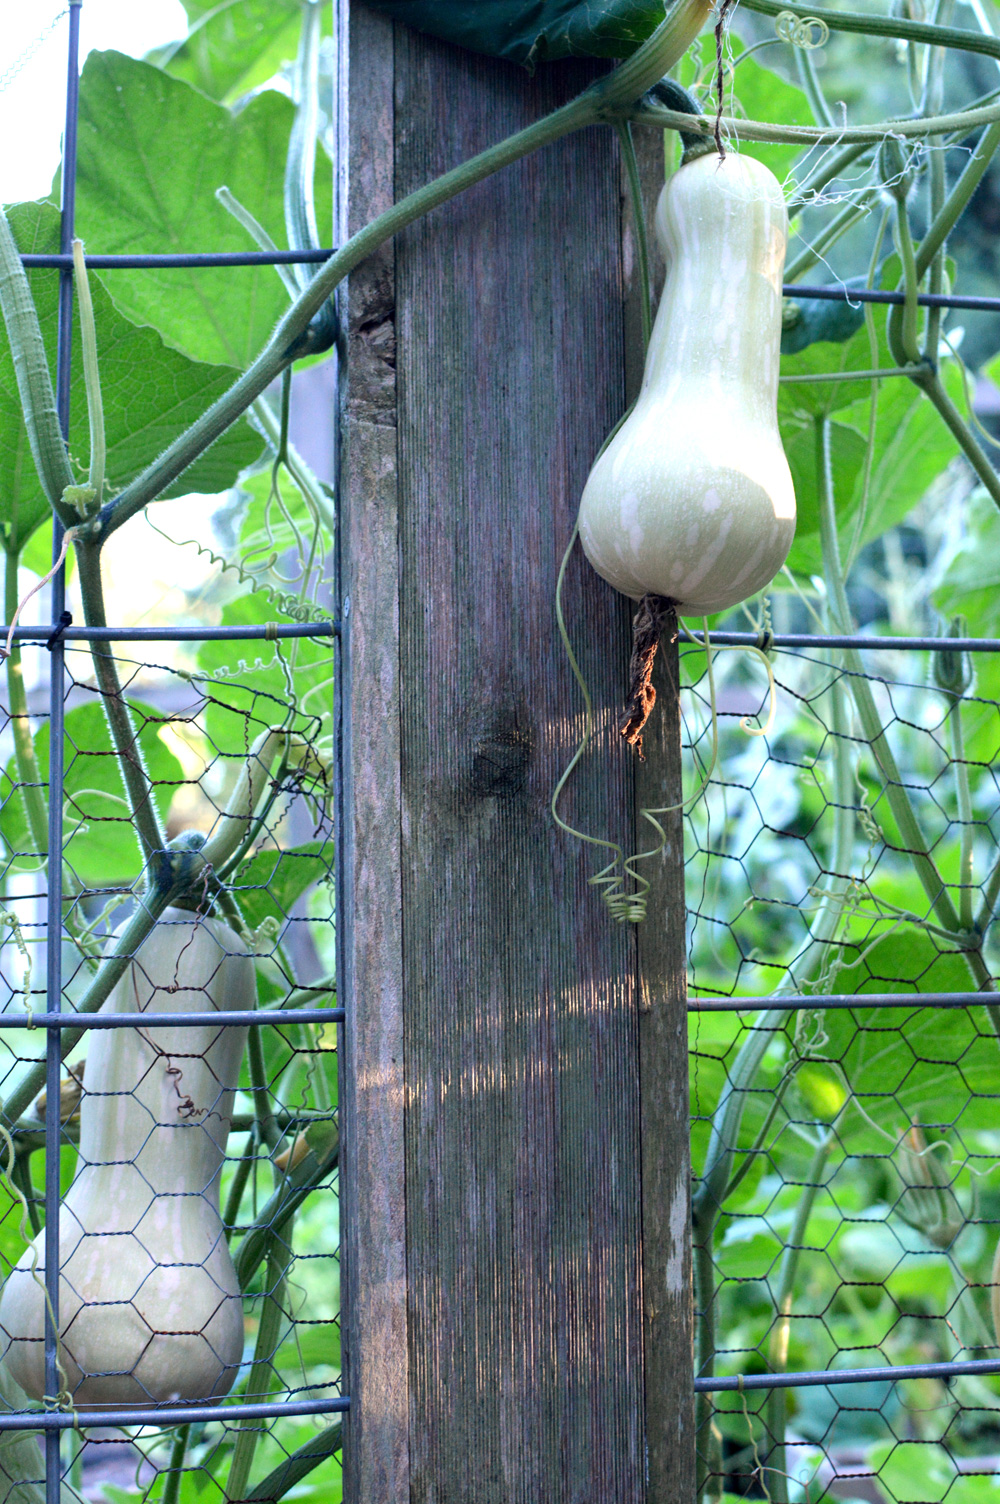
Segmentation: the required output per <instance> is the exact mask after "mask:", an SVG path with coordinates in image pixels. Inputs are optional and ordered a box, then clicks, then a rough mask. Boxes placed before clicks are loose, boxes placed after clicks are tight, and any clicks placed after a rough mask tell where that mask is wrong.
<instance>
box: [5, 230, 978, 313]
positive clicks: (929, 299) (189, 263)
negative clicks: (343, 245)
mask: <svg viewBox="0 0 1000 1504" xmlns="http://www.w3.org/2000/svg"><path fill="white" fill-rule="evenodd" d="M336 253H337V248H336V246H329V247H324V248H321V249H319V250H312V251H278V250H274V251H159V252H150V253H149V254H147V255H133V256H130V255H127V254H126V255H119V256H102V255H100V254H98V255H93V256H85V257H84V261H85V262H86V264H87V266H88V267H93V268H94V269H95V270H97V271H115V270H118V271H152V270H154V269H156V268H159V267H165V268H170V267H211V266H298V265H305V264H315V263H317V262H323V261H329V259H330V257H331V256H334V255H336ZM21 262H22V265H24V266H26V267H52V268H54V269H57V270H60V271H72V270H73V257H72V256H65V255H61V254H60V253H59V252H51V253H42V252H38V251H23V252H22V253H21ZM782 292H783V294H784V296H785V297H786V298H815V299H818V300H820V301H822V302H830V303H902V302H903V301H904V297H905V294H904V293H902V292H896V291H893V292H886V291H883V290H882V289H881V288H874V287H845V286H844V285H843V284H840V285H839V286H838V285H836V284H834V285H832V286H823V287H820V286H813V285H811V284H807V283H798V282H786V283H785V285H784V287H783V288H782ZM917 302H918V303H919V304H921V305H922V306H923V307H924V308H961V309H963V310H965V311H966V312H968V313H995V312H998V311H1000V298H989V297H977V296H975V295H974V294H969V295H968V296H965V297H963V296H961V295H955V294H953V293H934V292H923V293H920V294H919V296H918V297H917Z"/></svg>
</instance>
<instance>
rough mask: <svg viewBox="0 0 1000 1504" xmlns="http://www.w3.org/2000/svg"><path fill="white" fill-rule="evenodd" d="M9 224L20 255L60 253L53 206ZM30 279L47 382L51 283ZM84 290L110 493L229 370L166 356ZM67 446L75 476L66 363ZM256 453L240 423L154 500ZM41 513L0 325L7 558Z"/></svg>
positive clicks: (78, 411) (227, 474)
mask: <svg viewBox="0 0 1000 1504" xmlns="http://www.w3.org/2000/svg"><path fill="white" fill-rule="evenodd" d="M9 218H10V221H11V226H12V228H13V231H14V236H15V238H16V240H17V243H18V245H19V247H20V249H21V250H22V251H42V252H51V251H57V250H58V249H59V213H58V210H57V209H56V208H55V206H54V205H53V204H50V203H33V204H16V205H14V206H13V207H12V208H11V209H10V210H9ZM29 278H30V281H31V288H32V293H33V295H34V298H35V302H36V306H37V308H38V317H39V322H40V324H41V329H42V338H43V339H44V341H45V346H46V349H47V351H48V353H49V364H50V367H51V369H52V372H53V379H54V377H55V349H56V333H57V321H58V289H59V282H58V277H57V276H56V274H55V273H54V272H52V271H49V270H47V269H46V270H42V269H39V270H35V271H32V272H29ZM90 287H91V294H92V297H93V303H94V319H95V323H96V326H97V349H98V359H99V362H100V369H101V391H102V395H103V399H104V426H105V436H106V439H107V446H108V452H107V472H106V473H107V480H108V485H109V487H110V488H111V491H112V492H114V491H117V490H120V489H121V487H123V486H124V485H125V484H126V483H127V482H128V481H130V480H131V479H132V478H133V477H134V476H135V475H137V474H138V473H139V472H140V471H141V470H142V469H143V468H144V467H145V466H146V465H147V464H149V462H150V461H151V460H153V459H155V458H156V456H157V455H158V454H159V453H160V452H161V451H162V450H163V449H164V448H165V447H166V445H167V444H169V443H170V442H171V440H172V439H174V438H176V437H177V435H178V434H179V433H182V432H183V430H184V429H185V428H187V427H188V426H189V424H191V423H193V422H194V421H195V419H196V418H198V417H199V416H200V415H201V414H202V413H203V412H204V411H205V409H206V408H207V407H209V406H210V405H211V404H212V403H213V402H214V401H215V400H216V398H217V397H220V396H221V395H222V393H223V392H224V391H226V390H227V389H228V387H229V386H230V385H231V384H232V382H233V380H234V379H235V377H236V374H237V373H236V372H235V371H234V370H233V369H232V368H229V367H222V366H217V365H206V364H203V363H201V362H197V361H193V360H189V359H188V357H187V356H185V355H182V354H181V353H180V352H179V351H177V350H171V349H169V348H168V347H167V346H166V345H165V344H164V343H163V340H162V339H161V338H160V336H159V335H158V334H157V333H156V331H155V330H154V329H149V328H137V327H136V325H135V324H133V323H130V322H129V321H128V320H127V319H126V318H125V317H123V315H122V314H121V313H120V312H119V311H118V309H117V308H116V307H115V305H114V303H113V302H112V300H111V298H110V296H109V295H108V292H107V290H106V288H105V287H104V285H103V283H102V282H101V280H100V278H99V277H97V276H94V275H91V278H90ZM69 445H70V454H71V456H72V457H73V460H74V462H75V463H76V465H77V468H78V471H79V473H80V475H81V477H82V476H84V475H85V473H86V465H87V461H88V455H89V445H90V439H89V428H88V422H87V398H86V391H85V387H84V379H83V363H82V361H76V362H75V363H74V372H73V383H72V391H71V399H70V433H69ZM260 448H261V441H260V438H259V436H258V435H257V434H256V433H255V432H254V430H253V429H252V428H251V427H250V425H249V424H248V423H246V422H243V421H241V422H239V423H237V424H235V425H234V426H233V427H232V428H230V429H229V430H228V431H227V432H226V433H225V434H223V436H222V437H221V438H220V439H218V440H217V441H216V443H215V444H213V446H212V448H211V449H209V450H208V451H207V452H206V453H205V454H203V455H202V456H201V458H200V459H198V460H196V461H195V463H194V464H193V465H192V466H191V467H190V468H189V469H188V470H186V471H185V472H184V474H183V476H182V477H181V478H180V479H179V480H178V481H176V482H175V483H174V485H173V486H171V487H170V488H169V489H168V490H167V491H165V492H164V493H163V494H164V496H180V495H184V494H186V493H187V492H189V491H206V492H216V491H221V490H225V489H226V487H228V486H231V485H232V484H233V482H234V480H235V479H236V477H237V475H238V474H239V472H240V471H241V470H242V469H243V468H244V467H245V466H246V465H248V464H250V463H251V462H252V461H253V460H254V459H255V458H256V456H257V455H258V454H259V453H260ZM48 516H49V507H48V503H47V501H46V500H45V497H44V494H43V492H42V489H41V486H40V484H39V482H38V477H37V475H36V473H35V467H34V464H33V462H32V459H31V454H30V451H29V448H28V436H27V431H26V429H25V427H24V421H23V419H22V417H21V408H20V401H19V399H18V395H17V384H16V380H15V376H14V365H13V360H12V358H11V352H10V345H9V342H8V340H7V334H6V329H4V328H3V326H2V325H0V525H2V526H3V528H4V532H5V537H4V544H5V547H6V548H8V549H9V550H11V551H17V550H19V549H20V548H22V547H23V546H24V544H25V543H26V542H27V540H28V538H29V537H30V536H31V534H32V533H33V532H34V530H35V529H36V528H37V527H39V526H40V525H41V523H42V522H44V521H45V520H46V519H47V517H48ZM47 567H48V566H47V565H46V568H47Z"/></svg>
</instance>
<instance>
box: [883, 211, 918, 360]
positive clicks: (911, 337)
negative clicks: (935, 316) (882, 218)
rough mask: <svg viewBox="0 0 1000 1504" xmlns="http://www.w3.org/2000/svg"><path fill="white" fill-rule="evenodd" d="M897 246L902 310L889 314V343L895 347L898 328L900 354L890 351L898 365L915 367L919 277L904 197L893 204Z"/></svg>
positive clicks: (894, 350) (894, 310)
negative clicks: (900, 274) (900, 266)
mask: <svg viewBox="0 0 1000 1504" xmlns="http://www.w3.org/2000/svg"><path fill="white" fill-rule="evenodd" d="M896 245H897V248H898V250H899V256H900V260H901V261H902V263H903V297H904V299H905V301H904V303H903V306H902V310H900V309H899V308H898V307H896V308H891V309H890V310H889V325H890V328H889V343H890V345H892V346H894V345H895V343H896V341H895V340H894V339H893V332H894V327H898V345H899V350H898V352H897V350H896V349H895V348H893V352H892V353H893V355H895V356H896V357H897V359H899V364H900V365H916V364H917V363H918V362H919V360H920V344H919V340H918V338H917V325H918V321H919V317H920V308H919V304H918V303H917V294H918V293H919V291H920V275H919V273H918V271H917V258H916V253H915V251H914V249H913V235H912V234H911V232H910V216H909V213H908V211H907V207H906V199H905V198H903V197H900V198H898V199H897V200H896ZM897 320H898V321H899V322H898V326H897ZM900 355H901V356H902V358H901V359H900V358H899V356H900Z"/></svg>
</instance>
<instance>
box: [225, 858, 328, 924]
mask: <svg viewBox="0 0 1000 1504" xmlns="http://www.w3.org/2000/svg"><path fill="white" fill-rule="evenodd" d="M332 860H333V856H332V851H331V849H330V847H329V846H328V845H325V844H324V843H323V842H322V841H309V842H307V843H306V845H304V846H294V847H291V848H289V849H288V850H285V851H258V852H257V853H256V854H255V855H254V856H252V857H251V858H250V860H249V861H248V862H244V863H243V865H242V866H241V867H240V869H239V871H238V872H237V874H236V877H235V878H234V880H233V890H234V892H235V894H236V896H237V898H238V900H239V904H240V908H241V909H242V910H243V914H244V916H245V918H246V921H247V923H248V924H249V925H250V926H251V928H254V929H256V927H257V926H258V925H259V924H262V923H263V921H264V920H265V919H275V920H277V922H278V923H279V924H280V925H281V926H284V925H285V924H286V923H287V921H288V918H289V916H290V914H291V910H292V905H293V904H294V903H295V901H296V900H297V899H299V898H301V897H302V894H303V893H304V892H305V891H306V889H307V888H311V887H312V885H313V883H317V882H320V881H322V879H323V878H326V877H328V876H329V875H330V870H331V863H332Z"/></svg>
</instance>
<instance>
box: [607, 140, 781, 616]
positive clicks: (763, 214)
mask: <svg viewBox="0 0 1000 1504" xmlns="http://www.w3.org/2000/svg"><path fill="white" fill-rule="evenodd" d="M656 228H657V235H658V238H659V240H660V243H661V245H662V248H663V251H664V254H665V256H666V259H667V268H668V270H667V281H666V286H665V288H664V291H663V297H662V299H661V302H660V306H659V309H658V311H657V316H656V322H655V325H654V328H653V333H652V338H651V340H650V344H649V350H648V352H647V356H646V368H645V374H644V377H643V383H642V389H641V392H640V395H639V398H638V401H637V402H636V404H635V407H634V409H633V410H632V412H631V413H630V414H629V416H628V417H627V418H626V420H625V422H624V423H623V424H622V426H621V428H620V429H619V431H618V432H617V434H616V435H615V436H614V438H613V439H612V440H611V442H610V443H609V444H608V446H607V447H606V449H605V450H604V451H603V452H602V454H601V455H600V456H599V458H598V459H597V461H596V463H595V464H594V467H593V469H592V471H591V473H590V477H589V479H588V481H587V484H586V487H585V489H584V492H583V498H582V501H581V504H580V539H581V542H582V544H583V548H584V552H585V553H586V555H587V558H588V559H589V560H590V562H591V564H592V565H593V566H594V568H595V569H596V570H597V572H598V574H600V575H602V576H603V577H604V579H606V580H608V581H609V582H610V583H611V584H612V585H613V586H614V587H615V589H616V590H620V591H622V592H623V593H624V594H625V595H628V596H631V597H632V599H633V600H641V598H642V597H643V596H644V595H647V594H652V595H658V596H662V597H665V598H666V599H668V600H670V601H672V602H673V603H674V604H675V606H676V609H677V611H678V613H679V614H681V615H684V616H706V615H709V614H710V613H712V612H716V611H723V610H726V609H727V608H728V607H730V606H734V605H737V604H738V603H739V602H740V601H742V600H746V599H747V597H748V596H751V595H753V594H755V593H756V591H758V590H760V589H762V588H763V587H764V586H765V585H767V584H768V583H769V582H770V580H771V579H772V578H773V577H774V575H775V574H776V573H777V571H778V570H779V569H780V567H781V565H782V564H783V562H784V560H785V558H786V556H787V554H788V550H789V548H790V547H791V543H792V538H793V536H794V533H795V494H794V490H793V487H792V478H791V474H790V472H789V468H788V462H787V460H786V459H785V454H784V451H783V449H782V447H781V440H780V437H779V434H778V422H777V410H776V409H777V391H778V361H779V353H780V351H779V346H780V340H781V278H782V271H783V269H784V261H785V246H786V242H787V237H788V217H787V214H786V211H785V203H784V198H783V195H782V192H781V186H780V184H779V183H778V181H777V179H776V178H775V177H774V176H773V174H772V173H771V172H770V171H769V170H768V168H766V167H765V166H763V165H762V164H761V163H760V162H757V161H755V160H753V159H752V158H749V157H741V156H738V155H736V154H734V153H733V152H729V153H727V155H726V156H725V157H724V158H722V159H721V160H720V158H719V157H718V156H717V155H716V154H715V153H710V154H706V155H702V156H698V157H696V158H695V159H694V160H693V161H690V162H688V163H687V164H686V165H684V166H682V167H681V168H680V169H679V170H678V171H677V172H676V173H675V174H674V176H673V177H672V178H671V179H670V180H669V182H668V183H667V184H666V186H665V188H664V189H663V192H662V194H661V195H660V201H659V204H658V206H657V212H656Z"/></svg>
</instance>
